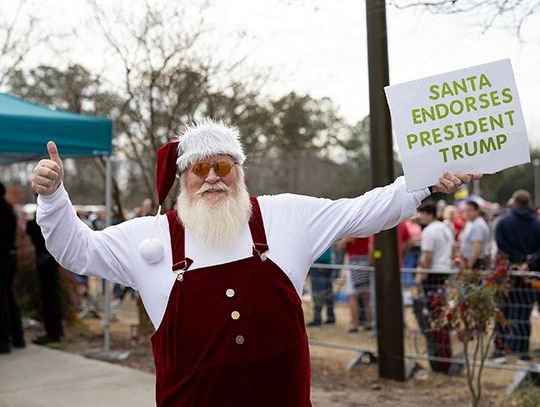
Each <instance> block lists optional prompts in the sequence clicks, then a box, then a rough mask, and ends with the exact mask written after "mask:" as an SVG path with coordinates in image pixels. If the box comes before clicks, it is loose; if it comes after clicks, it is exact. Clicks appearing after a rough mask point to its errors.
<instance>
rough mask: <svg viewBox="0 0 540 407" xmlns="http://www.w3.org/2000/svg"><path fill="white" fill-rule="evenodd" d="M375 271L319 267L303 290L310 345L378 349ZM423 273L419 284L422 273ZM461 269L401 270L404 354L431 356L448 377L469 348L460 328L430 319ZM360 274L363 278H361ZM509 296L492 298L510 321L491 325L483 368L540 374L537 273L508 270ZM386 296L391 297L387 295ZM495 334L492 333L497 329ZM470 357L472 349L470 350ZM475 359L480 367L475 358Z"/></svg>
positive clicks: (430, 362)
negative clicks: (490, 338)
mask: <svg viewBox="0 0 540 407" xmlns="http://www.w3.org/2000/svg"><path fill="white" fill-rule="evenodd" d="M373 273H374V268H373V267H370V266H366V265H354V264H350V265H349V264H346V265H336V264H314V265H313V266H312V268H311V269H310V273H309V275H308V281H306V284H305V289H304V295H303V297H304V310H305V319H306V323H307V326H308V337H309V340H310V344H311V345H314V346H325V347H329V348H335V349H343V350H351V351H356V352H360V353H362V352H369V353H373V354H375V355H376V354H377V327H376V307H375V281H374V280H375V279H374V278H373V277H374V274H373ZM418 273H421V274H422V275H423V276H424V281H423V282H422V283H421V284H417V283H416V277H417V274H418ZM457 273H458V270H455V269H453V270H425V269H422V270H419V269H407V268H402V269H401V281H402V298H403V306H404V307H403V310H404V325H405V326H404V330H403V332H404V348H405V349H404V350H405V358H407V359H415V360H423V361H427V364H426V366H425V367H429V368H431V370H433V371H440V372H444V373H447V374H450V375H454V374H455V375H457V374H460V372H461V371H462V369H463V363H464V346H463V341H462V339H463V338H460V337H459V332H456V331H455V330H451V329H448V328H447V327H444V326H443V327H441V328H439V329H436V328H435V327H434V324H433V322H434V321H435V320H436V319H437V315H438V313H439V312H440V311H441V309H440V306H441V304H444V302H445V301H448V299H449V298H451V297H452V296H451V294H452V293H453V292H455V291H456V290H460V289H461V290H463V287H461V286H460V283H459V281H458V280H457V279H456V274H457ZM359 274H360V275H359ZM509 274H510V277H509V285H508V290H507V292H506V293H505V294H502V295H496V296H495V297H494V300H495V303H496V305H497V307H498V308H499V309H500V311H501V312H502V314H503V315H504V317H505V319H506V321H507V324H505V325H500V324H492V325H491V326H490V327H489V328H488V332H487V335H486V336H485V337H486V338H489V337H490V336H491V335H490V334H491V333H493V340H492V343H491V344H490V349H489V354H488V355H489V356H488V359H487V360H486V362H485V365H484V366H485V367H489V368H495V369H510V370H522V371H524V370H530V371H538V368H537V367H536V366H535V363H537V362H538V363H540V313H539V310H540V290H538V289H536V288H534V287H535V286H536V284H535V283H534V281H536V280H538V281H540V272H536V271H528V272H523V271H517V270H512V271H510V272H509ZM385 300H388V299H385ZM493 331H494V332H493ZM468 356H469V360H473V354H472V352H471V351H469V352H468ZM473 363H476V364H478V363H479V360H478V358H477V360H476V361H474V362H473Z"/></svg>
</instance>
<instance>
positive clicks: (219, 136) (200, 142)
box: [176, 119, 246, 172]
mask: <svg viewBox="0 0 540 407" xmlns="http://www.w3.org/2000/svg"><path fill="white" fill-rule="evenodd" d="M218 154H227V155H230V156H231V157H233V158H234V159H235V161H236V162H238V163H239V164H243V163H244V161H245V160H246V156H245V154H244V150H243V148H242V144H241V143H240V134H239V133H238V130H237V129H236V127H231V126H227V125H226V124H225V123H223V122H215V121H213V120H210V119H207V120H204V121H201V122H198V123H196V124H194V125H193V126H188V127H186V129H185V131H184V132H183V133H182V134H181V135H180V136H179V143H178V160H176V165H177V166H178V169H179V171H180V172H182V171H184V170H185V169H186V168H187V167H189V166H190V165H191V164H193V163H195V162H197V161H198V160H202V159H204V158H207V157H210V156H213V155H218Z"/></svg>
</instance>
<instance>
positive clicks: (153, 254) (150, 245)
mask: <svg viewBox="0 0 540 407" xmlns="http://www.w3.org/2000/svg"><path fill="white" fill-rule="evenodd" d="M139 253H141V257H142V258H143V259H144V261H146V262H147V263H148V264H154V263H159V262H160V261H161V259H162V258H163V254H164V253H165V248H164V247H163V243H161V241H160V240H159V239H156V238H155V237H152V238H148V239H144V240H143V241H142V243H141V245H140V246H139Z"/></svg>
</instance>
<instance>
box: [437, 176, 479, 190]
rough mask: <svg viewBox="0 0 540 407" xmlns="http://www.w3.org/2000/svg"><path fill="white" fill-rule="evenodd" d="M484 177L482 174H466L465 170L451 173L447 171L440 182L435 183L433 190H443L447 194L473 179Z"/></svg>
mask: <svg viewBox="0 0 540 407" xmlns="http://www.w3.org/2000/svg"><path fill="white" fill-rule="evenodd" d="M480 178H482V174H465V173H464V172H457V173H455V174H450V173H449V172H445V173H444V174H443V175H442V176H441V177H440V178H439V182H438V183H437V184H435V185H433V187H432V190H433V192H442V193H445V194H452V193H454V192H456V191H457V189H458V188H459V187H460V186H461V185H463V184H468V183H469V182H471V181H474V180H478V179H480Z"/></svg>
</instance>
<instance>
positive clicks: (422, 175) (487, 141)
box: [385, 60, 530, 191]
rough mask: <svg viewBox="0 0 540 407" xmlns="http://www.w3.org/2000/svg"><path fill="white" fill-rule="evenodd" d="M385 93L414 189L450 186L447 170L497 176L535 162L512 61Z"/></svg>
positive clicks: (390, 88) (392, 88)
mask: <svg viewBox="0 0 540 407" xmlns="http://www.w3.org/2000/svg"><path fill="white" fill-rule="evenodd" d="M385 92H386V97H387V99H388V104H389V106H390V113H391V115H392V125H393V129H394V134H395V136H396V139H397V143H398V146H399V150H400V154H401V159H402V163H403V171H404V173H405V180H406V183H407V189H408V190H409V191H413V190H416V189H421V188H425V187H427V186H430V185H434V184H436V183H437V182H443V185H445V184H444V183H445V182H446V181H448V182H451V180H450V179H446V181H444V180H442V181H440V180H438V179H437V176H438V174H443V173H446V172H448V173H454V174H455V175H457V174H458V173H462V174H463V175H464V174H471V173H477V172H481V173H493V172H497V171H500V170H502V169H505V168H508V167H511V166H513V165H518V164H523V163H526V162H530V157H529V146H528V140H527V132H526V129H525V123H524V120H523V115H522V113H521V107H520V104H519V96H518V93H517V88H516V84H515V81H514V77H513V74H512V66H511V64H510V60H503V61H498V62H493V63H489V64H484V65H479V66H475V67H472V68H467V69H461V70H459V71H455V72H449V73H445V74H441V75H436V76H432V77H429V78H424V79H420V80H416V81H411V82H406V83H402V84H399V85H394V86H387V87H386V88H385ZM458 178H460V177H459V176H458ZM460 179H461V178H460ZM462 182H463V183H465V181H464V180H462ZM447 187H449V186H448V185H447ZM443 188H444V187H443Z"/></svg>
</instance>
